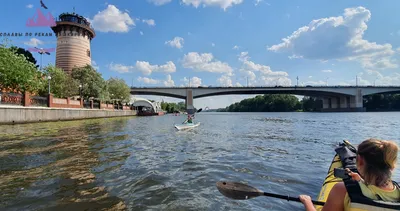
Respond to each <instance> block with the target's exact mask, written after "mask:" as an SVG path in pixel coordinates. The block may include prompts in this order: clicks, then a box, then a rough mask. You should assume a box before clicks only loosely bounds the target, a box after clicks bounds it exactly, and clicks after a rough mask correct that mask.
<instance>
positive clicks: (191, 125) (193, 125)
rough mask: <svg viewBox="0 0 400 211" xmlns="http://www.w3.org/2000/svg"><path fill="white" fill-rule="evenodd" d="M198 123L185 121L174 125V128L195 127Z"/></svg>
mask: <svg viewBox="0 0 400 211" xmlns="http://www.w3.org/2000/svg"><path fill="white" fill-rule="evenodd" d="M199 125H200V122H197V123H186V124H179V125H175V128H176V129H178V130H184V129H190V128H195V127H197V126H199Z"/></svg>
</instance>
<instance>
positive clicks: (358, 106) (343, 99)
mask: <svg viewBox="0 0 400 211" xmlns="http://www.w3.org/2000/svg"><path fill="white" fill-rule="evenodd" d="M354 94H355V95H353V96H340V97H324V98H323V99H322V111H332V112H342V111H350V112H358V111H365V108H364V107H363V106H364V105H363V95H362V91H361V89H357V90H356V93H354Z"/></svg>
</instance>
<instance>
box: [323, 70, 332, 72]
mask: <svg viewBox="0 0 400 211" xmlns="http://www.w3.org/2000/svg"><path fill="white" fill-rule="evenodd" d="M321 72H323V73H331V72H332V70H321Z"/></svg>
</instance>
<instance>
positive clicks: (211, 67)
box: [182, 52, 233, 75]
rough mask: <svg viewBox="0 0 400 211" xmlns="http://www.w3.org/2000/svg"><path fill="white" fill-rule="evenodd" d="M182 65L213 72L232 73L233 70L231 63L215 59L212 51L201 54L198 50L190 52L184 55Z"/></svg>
mask: <svg viewBox="0 0 400 211" xmlns="http://www.w3.org/2000/svg"><path fill="white" fill-rule="evenodd" d="M182 66H183V67H184V68H190V69H194V70H195V71H203V72H211V73H226V74H228V75H231V74H232V72H233V69H232V68H231V67H230V66H229V64H227V63H225V62H220V61H217V60H214V56H213V55H212V54H211V53H203V54H199V53H197V52H189V53H188V54H185V55H184V56H183V59H182Z"/></svg>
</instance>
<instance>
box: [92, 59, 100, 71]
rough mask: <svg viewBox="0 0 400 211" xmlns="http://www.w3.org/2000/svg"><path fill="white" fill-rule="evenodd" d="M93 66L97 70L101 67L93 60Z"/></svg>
mask: <svg viewBox="0 0 400 211" xmlns="http://www.w3.org/2000/svg"><path fill="white" fill-rule="evenodd" d="M92 67H93V68H94V69H96V70H99V69H100V67H99V66H98V65H97V63H96V61H94V60H92Z"/></svg>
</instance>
